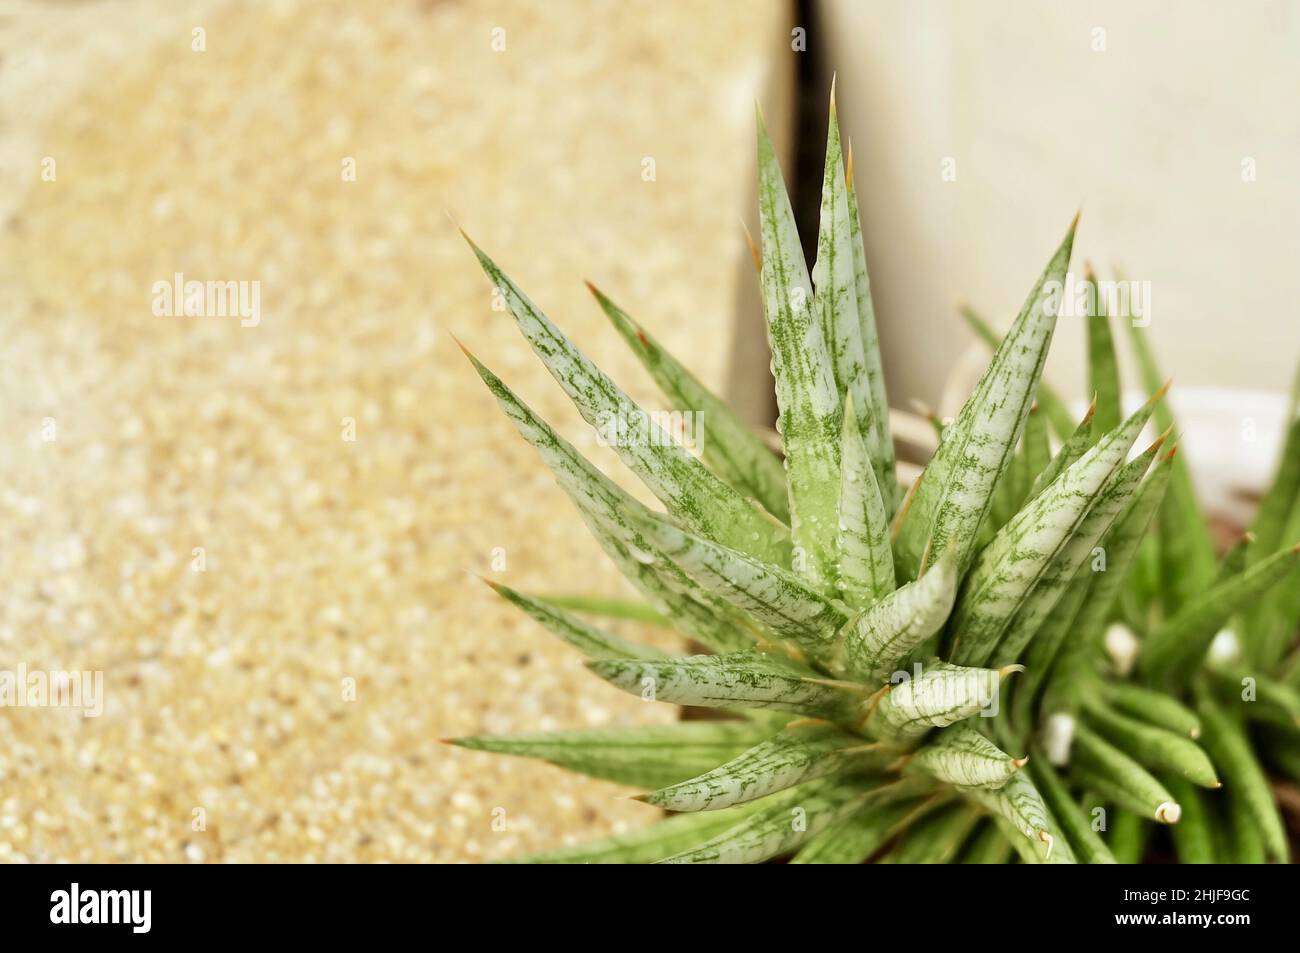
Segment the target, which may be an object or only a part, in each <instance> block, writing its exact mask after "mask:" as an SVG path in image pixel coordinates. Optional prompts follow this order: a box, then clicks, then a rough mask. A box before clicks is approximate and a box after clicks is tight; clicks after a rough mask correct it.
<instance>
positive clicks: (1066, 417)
mask: <svg viewBox="0 0 1300 953" xmlns="http://www.w3.org/2000/svg"><path fill="white" fill-rule="evenodd" d="M958 310H959V311H960V312H961V316H962V318H963V319H964V320H965V321H966V324H967V325H969V326H970V329H971V330H972V331H974V332H975V336H976V337H977V338H979V339H980V340H981V341H983V342H984V343H985V345H987V346H988V349H989V350H990V351H996V350H997V349H998V346H999V345H1001V343H1002V335H1001V334H999V333H998V332H997V331H995V330H994V329H993V326H992V325H991V324H989V323H988V322H987V321H986V320H984V318H982V317H980V315H979V314H978V313H977V312H976V311H975V310H974V309H973V308H971V307H970V306H968V305H962V306H961V307H960V308H959V309H958ZM1038 403H1039V404H1040V405H1041V406H1042V408H1043V413H1044V414H1046V415H1047V422H1048V423H1049V424H1051V425H1052V431H1053V432H1054V433H1055V434H1056V436H1057V437H1058V438H1060V439H1061V440H1067V439H1069V437H1070V434H1071V433H1073V432H1074V429H1075V428H1074V418H1073V416H1071V414H1070V409H1069V406H1068V405H1067V403H1066V402H1065V401H1064V400H1062V399H1061V397H1060V395H1058V394H1057V393H1056V391H1054V390H1053V389H1052V388H1051V387H1050V386H1049V385H1048V383H1047V381H1039V382H1038Z"/></svg>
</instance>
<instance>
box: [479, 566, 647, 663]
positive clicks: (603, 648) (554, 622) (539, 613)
mask: <svg viewBox="0 0 1300 953" xmlns="http://www.w3.org/2000/svg"><path fill="white" fill-rule="evenodd" d="M484 582H486V583H487V584H488V585H489V586H491V587H492V589H493V591H495V592H496V593H497V595H499V596H501V597H502V598H503V599H505V600H506V601H507V602H510V603H513V604H514V605H517V606H518V607H519V608H521V609H523V610H524V611H525V612H527V613H528V614H529V615H530V616H532V617H533V618H534V619H536V620H537V621H538V622H540V623H541V624H542V625H544V626H546V628H547V629H549V630H550V631H551V632H552V633H553V634H555V635H557V636H559V637H560V638H561V639H563V640H564V641H565V642H568V643H569V644H570V645H572V646H573V647H574V648H575V649H577V650H578V651H579V652H581V653H582V654H583V655H585V656H587V658H666V657H667V655H668V653H667V652H664V651H661V650H660V649H657V648H655V647H654V646H652V645H640V644H638V643H636V642H629V641H628V640H627V639H620V638H619V637H618V636H616V635H610V634H609V633H608V632H602V631H601V630H600V629H598V628H596V627H595V626H593V625H589V624H587V623H586V622H583V621H582V620H581V619H579V618H576V617H575V616H571V615H569V613H567V612H565V611H564V610H563V609H558V608H556V607H555V606H553V605H548V604H547V603H545V602H543V601H540V600H538V599H534V598H533V597H532V596H526V595H524V594H523V593H521V592H516V591H515V590H513V589H511V588H510V587H509V586H503V585H501V584H500V583H497V582H493V581H491V580H490V579H485V580H484Z"/></svg>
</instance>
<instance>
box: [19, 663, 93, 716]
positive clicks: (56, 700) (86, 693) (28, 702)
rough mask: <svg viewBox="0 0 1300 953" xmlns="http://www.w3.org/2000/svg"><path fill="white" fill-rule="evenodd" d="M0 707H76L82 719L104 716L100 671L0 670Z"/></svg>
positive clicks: (25, 668)
mask: <svg viewBox="0 0 1300 953" xmlns="http://www.w3.org/2000/svg"><path fill="white" fill-rule="evenodd" d="M0 708H80V709H81V714H82V717H85V718H98V717H99V716H100V715H102V714H103V713H104V673H103V672H89V671H84V672H64V671H55V672H47V671H45V670H43V669H38V668H33V669H28V668H27V665H26V664H25V663H23V662H19V663H18V665H17V667H16V668H14V669H12V670H10V669H0Z"/></svg>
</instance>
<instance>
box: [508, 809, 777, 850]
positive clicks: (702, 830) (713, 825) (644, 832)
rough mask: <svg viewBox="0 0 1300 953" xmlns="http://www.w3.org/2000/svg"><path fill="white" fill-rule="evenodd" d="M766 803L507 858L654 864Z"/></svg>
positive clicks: (686, 816) (683, 817) (673, 819)
mask: <svg viewBox="0 0 1300 953" xmlns="http://www.w3.org/2000/svg"><path fill="white" fill-rule="evenodd" d="M764 806H765V805H764V802H762V801H757V802H755V803H753V804H742V805H740V806H739V807H733V808H729V809H728V810H725V811H708V812H705V813H699V814H679V815H676V816H675V817H670V818H668V819H666V820H662V821H659V822H658V823H656V824H650V825H648V826H646V827H641V828H638V829H636V830H633V831H628V832H627V833H624V834H614V835H613V836H611V837H603V838H600V839H599V840H594V841H588V842H587V843H585V844H578V845H577V846H575V847H564V848H561V849H559V850H551V851H545V852H543V853H540V854H531V855H529V856H526V857H519V858H517V859H514V860H510V861H507V863H512V864H653V863H655V862H656V861H660V860H663V859H664V858H665V857H671V856H672V855H673V854H677V853H680V852H681V851H684V850H688V849H690V848H691V847H693V846H695V845H696V844H702V843H705V842H706V841H708V840H709V839H710V838H712V837H713V836H714V835H716V834H718V833H719V832H721V831H725V830H727V829H729V828H732V827H735V826H736V825H737V824H739V823H740V822H742V821H743V820H744V819H745V818H747V817H749V816H750V815H752V814H756V813H758V812H759V811H760V810H762V809H763V808H764Z"/></svg>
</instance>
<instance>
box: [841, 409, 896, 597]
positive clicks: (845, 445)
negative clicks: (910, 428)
mask: <svg viewBox="0 0 1300 953" xmlns="http://www.w3.org/2000/svg"><path fill="white" fill-rule="evenodd" d="M857 426H858V425H857V415H856V414H855V413H854V410H853V398H852V395H850V397H849V399H848V400H847V401H846V402H845V410H844V431H843V437H842V440H841V444H840V451H841V464H842V468H841V471H840V524H839V533H838V537H837V543H836V545H837V549H838V552H839V562H838V564H837V567H836V568H837V571H838V583H837V588H838V590H839V593H840V597H841V598H842V599H844V601H845V602H847V603H848V604H849V605H851V606H855V607H858V608H862V607H865V606H869V605H871V604H873V603H875V602H876V601H878V600H879V599H881V598H882V597H884V596H886V595H888V594H889V593H891V592H893V591H894V554H893V550H892V548H891V547H890V543H889V516H888V515H887V514H886V512H885V502H884V499H883V498H882V497H881V494H880V485H879V484H878V483H877V482H876V474H875V472H874V471H873V470H872V469H871V461H870V459H868V456H867V447H866V444H865V443H863V441H862V437H861V435H860V434H859V433H858V430H857Z"/></svg>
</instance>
